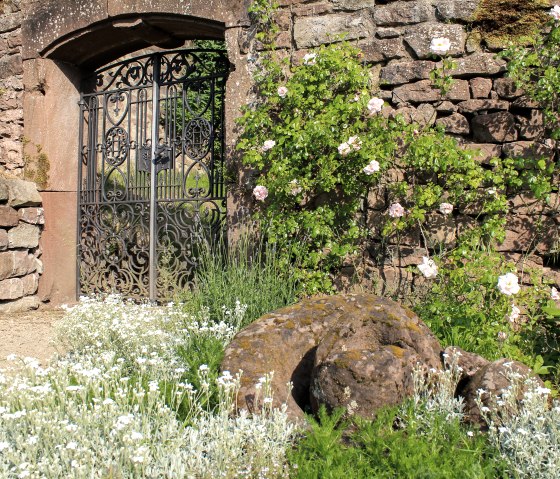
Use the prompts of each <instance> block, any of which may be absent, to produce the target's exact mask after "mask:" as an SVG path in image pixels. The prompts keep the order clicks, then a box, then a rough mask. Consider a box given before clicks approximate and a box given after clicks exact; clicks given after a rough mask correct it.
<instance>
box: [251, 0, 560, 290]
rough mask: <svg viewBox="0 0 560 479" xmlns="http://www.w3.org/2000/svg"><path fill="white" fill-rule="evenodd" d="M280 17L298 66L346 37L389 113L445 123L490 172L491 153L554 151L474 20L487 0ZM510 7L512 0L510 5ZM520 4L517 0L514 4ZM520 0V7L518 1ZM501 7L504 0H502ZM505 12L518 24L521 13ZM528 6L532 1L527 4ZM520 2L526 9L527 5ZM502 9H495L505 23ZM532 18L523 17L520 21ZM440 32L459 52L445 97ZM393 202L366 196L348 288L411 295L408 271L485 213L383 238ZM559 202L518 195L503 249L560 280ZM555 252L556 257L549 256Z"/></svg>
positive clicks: (402, 0)
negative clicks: (433, 47) (360, 245)
mask: <svg viewBox="0 0 560 479" xmlns="http://www.w3.org/2000/svg"><path fill="white" fill-rule="evenodd" d="M279 3H280V5H281V9H280V11H279V13H278V15H277V23H278V25H279V26H280V28H281V31H280V33H279V35H278V37H277V40H276V43H277V46H278V48H279V49H281V50H285V51H286V52H287V53H288V54H289V55H290V57H291V60H292V62H295V63H297V62H298V61H299V60H300V59H301V58H302V56H303V55H304V54H305V53H307V52H308V51H309V49H311V48H313V47H317V46H319V45H321V44H324V43H328V42H330V41H332V38H333V36H334V35H337V34H346V38H347V39H348V40H351V41H352V42H353V43H355V44H356V45H358V46H359V47H361V48H362V50H363V53H364V57H363V59H364V61H366V62H368V63H369V64H370V65H371V71H372V75H373V77H374V78H375V79H376V80H377V84H378V86H379V89H380V96H381V97H382V98H383V99H384V100H385V101H386V104H387V105H388V107H387V108H385V110H384V114H386V115H389V116H392V115H396V114H400V115H403V116H404V117H405V119H407V120H408V121H413V122H417V123H419V124H420V125H434V124H435V125H441V126H442V127H443V128H444V129H445V130H446V132H447V133H448V134H449V135H452V136H453V137H455V138H456V139H457V140H458V142H459V143H461V144H463V145H464V146H465V148H469V149H473V150H476V151H478V156H477V159H478V161H479V162H480V163H482V164H483V165H485V166H486V167H487V168H491V166H490V164H489V163H490V159H491V158H515V157H539V158H540V157H543V156H544V157H551V158H552V157H554V155H557V154H558V150H557V148H556V145H555V143H554V142H552V141H550V140H547V139H545V138H544V137H543V134H544V129H543V118H542V113H541V112H540V111H539V110H538V109H537V105H536V104H534V103H533V102H531V101H530V100H528V99H527V98H526V97H524V96H523V92H522V91H519V90H518V89H516V88H515V86H514V84H513V82H512V81H511V80H509V79H507V78H505V77H504V73H505V70H506V64H505V61H504V60H503V59H500V58H499V57H497V56H496V52H497V51H499V49H500V44H499V41H498V40H497V37H496V35H493V36H488V37H487V36H485V34H484V32H482V31H477V29H476V28H473V27H476V18H477V15H479V14H480V11H481V10H480V9H482V8H483V7H484V8H487V7H488V5H489V3H491V2H488V0H468V1H466V0H416V1H411V0H384V1H376V2H375V4H374V2H373V1H368V0H329V1H326V0H321V1H308V0H307V1H306V0H280V2H279ZM506 3H507V2H506ZM513 3H516V2H512V5H513ZM549 3H550V5H546V2H543V5H542V11H540V12H538V11H537V12H536V13H535V9H536V7H534V6H531V7H530V8H528V10H529V13H531V15H536V17H535V18H539V17H538V16H539V15H540V18H541V19H542V18H546V16H547V10H548V9H549V8H550V6H552V5H555V4H558V3H560V2H558V1H555V0H552V1H550V2H549ZM516 5H517V4H516ZM502 8H506V9H507V7H506V6H504V2H502ZM512 8H514V11H513V13H512V12H502V13H504V14H506V16H505V18H508V19H509V21H513V19H514V17H515V15H516V13H517V14H519V15H521V16H523V15H526V14H527V12H525V11H517V6H514V7H512ZM523 8H525V7H523ZM523 8H522V9H521V10H523ZM499 16H500V15H498V13H496V18H497V19H498V17H499ZM524 22H525V23H526V22H527V19H526V18H525V19H522V20H521V22H520V23H521V24H523V23H524ZM434 37H447V38H449V39H450V40H451V49H450V51H449V54H450V55H452V56H453V57H455V60H456V64H457V66H456V68H455V69H454V70H453V71H452V72H451V75H452V76H453V77H454V84H453V87H452V89H451V91H450V92H449V93H448V94H447V95H446V96H445V97H443V98H442V97H441V94H440V92H439V91H438V90H436V89H435V88H433V87H432V85H431V81H430V79H429V78H430V72H431V71H432V70H433V69H434V68H436V67H437V66H438V64H437V62H436V61H435V60H434V58H433V57H432V55H431V53H430V48H429V47H430V42H431V39H432V38H434ZM240 44H241V45H242V46H243V48H244V50H245V51H247V52H249V55H254V54H258V53H257V52H258V50H259V45H258V43H255V42H253V43H251V31H250V30H246V31H245V32H244V36H242V37H241V38H240ZM406 174H407V173H406V171H397V170H394V171H391V172H389V175H388V176H393V177H394V178H399V179H402V178H403V177H406ZM388 207H389V204H388V203H387V194H386V191H385V190H384V189H383V188H380V189H377V190H376V191H374V192H372V193H371V194H370V196H369V198H368V202H367V212H366V216H367V226H368V229H369V230H370V232H371V236H372V237H373V241H372V242H371V244H369V245H368V246H367V247H366V248H365V251H364V257H363V258H362V261H360V262H358V264H356V263H355V261H354V263H350V262H349V263H348V264H347V265H346V266H345V267H344V269H343V275H342V276H341V277H340V278H339V281H338V284H339V287H341V288H343V289H344V288H345V287H347V286H348V285H349V284H350V283H351V280H350V278H352V277H354V280H355V279H356V276H357V279H358V280H359V281H360V286H361V287H363V286H368V287H370V288H372V289H374V290H375V291H376V292H378V293H385V294H398V295H404V294H406V292H407V291H409V290H410V288H412V287H414V281H421V278H418V277H416V276H415V275H413V274H412V273H411V272H410V269H411V268H410V267H411V266H414V265H417V264H419V263H421V261H422V256H425V255H426V254H427V252H430V254H431V253H432V252H433V251H435V250H436V249H439V248H441V247H450V246H453V245H454V243H455V240H456V238H457V235H458V234H459V231H460V230H461V228H464V227H465V225H468V224H469V223H472V222H473V221H476V218H477V217H479V216H480V215H479V213H480V211H477V210H476V208H470V210H468V211H461V210H459V211H455V213H454V215H452V216H445V215H442V214H440V213H438V212H434V213H433V214H431V215H429V216H428V220H427V224H426V226H425V228H424V231H420V230H415V231H411V232H409V233H408V234H405V235H401V236H400V237H399V238H398V239H397V238H396V237H394V238H382V237H381V231H380V229H381V228H380V225H381V224H382V223H383V220H384V219H385V217H386V214H387V209H388ZM559 211H560V201H559V199H558V195H552V198H551V201H550V206H549V207H546V208H544V207H543V206H542V205H540V203H538V202H536V201H535V200H534V199H532V198H530V197H526V196H522V195H521V196H516V197H513V198H511V199H510V213H509V215H508V218H507V232H506V239H505V241H504V242H503V244H502V245H500V247H499V250H500V251H502V252H504V253H505V255H506V256H507V257H509V258H511V259H512V260H515V261H516V262H519V263H523V265H524V266H534V267H539V268H541V267H544V270H545V272H547V273H548V274H549V276H550V277H551V279H552V280H553V281H555V282H556V284H557V285H560V274H559V273H558V271H557V269H555V268H548V267H546V266H547V265H548V264H550V265H554V257H553V256H552V257H551V256H550V253H551V251H553V250H554V251H558V250H559V249H560V232H559V225H560V212H559ZM551 258H552V260H551Z"/></svg>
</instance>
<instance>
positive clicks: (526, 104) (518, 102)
mask: <svg viewBox="0 0 560 479" xmlns="http://www.w3.org/2000/svg"><path fill="white" fill-rule="evenodd" d="M511 106H512V108H539V106H540V105H539V103H538V102H536V101H534V100H531V99H530V98H528V97H526V96H525V95H523V96H520V97H519V98H516V99H515V100H513V102H512V103H511Z"/></svg>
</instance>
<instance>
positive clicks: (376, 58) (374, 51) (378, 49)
mask: <svg viewBox="0 0 560 479" xmlns="http://www.w3.org/2000/svg"><path fill="white" fill-rule="evenodd" d="M359 47H360V48H361V50H362V53H363V54H364V58H363V60H364V61H367V62H374V63H375V62H381V61H383V60H392V59H395V58H397V59H399V58H404V57H407V56H408V54H407V53H406V50H405V48H404V45H403V44H402V42H401V41H400V40H395V39H394V38H390V39H387V40H379V39H373V40H372V41H368V42H365V43H360V44H359Z"/></svg>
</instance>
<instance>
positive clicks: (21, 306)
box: [0, 296, 41, 314]
mask: <svg viewBox="0 0 560 479" xmlns="http://www.w3.org/2000/svg"><path fill="white" fill-rule="evenodd" d="M40 305H41V302H40V301H39V298H38V297H37V296H27V297H25V298H21V299H18V300H17V301H7V302H0V314H11V313H20V312H24V311H32V310H34V309H37V308H38V307H39V306H40Z"/></svg>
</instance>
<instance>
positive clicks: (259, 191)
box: [200, 185, 268, 370]
mask: <svg viewBox="0 0 560 479" xmlns="http://www.w3.org/2000/svg"><path fill="white" fill-rule="evenodd" d="M253 196H254V197H255V199H256V200H257V201H264V200H265V199H266V197H267V196H268V189H267V188H266V186H262V185H257V186H255V188H253ZM200 369H201V370H202V368H200Z"/></svg>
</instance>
